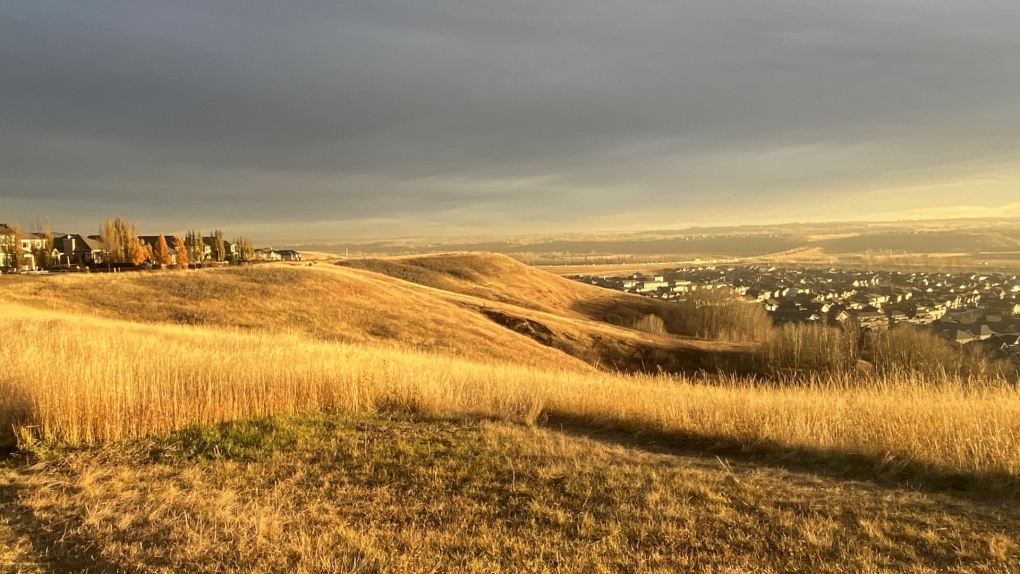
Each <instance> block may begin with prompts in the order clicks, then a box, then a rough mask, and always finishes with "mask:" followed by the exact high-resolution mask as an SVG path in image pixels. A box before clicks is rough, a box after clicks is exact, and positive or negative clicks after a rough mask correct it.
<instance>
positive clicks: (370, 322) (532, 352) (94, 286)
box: [0, 264, 589, 371]
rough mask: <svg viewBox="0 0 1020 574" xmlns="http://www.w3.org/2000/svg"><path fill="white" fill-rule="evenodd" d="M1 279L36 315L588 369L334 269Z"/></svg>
mask: <svg viewBox="0 0 1020 574" xmlns="http://www.w3.org/2000/svg"><path fill="white" fill-rule="evenodd" d="M3 281H4V285H3V290H2V291H0V298H2V299H5V300H7V301H11V302H16V303H21V304H24V305H28V306H32V307H35V308H41V309H52V310H60V311H70V312H74V313H79V314H83V315H95V316H102V317H109V318H116V319H124V320H127V321H132V322H145V323H159V324H162V323H177V324H186V325H215V326H221V327H231V328H241V329H245V330H257V331H268V332H271V333H276V332H279V331H294V332H304V333H308V334H309V335H311V336H313V337H314V338H316V339H319V340H322V341H328V342H348V343H367V342H371V343H373V344H375V345H377V346H387V347H392V348H400V349H406V348H412V349H419V350H424V351H429V352H439V353H445V354H450V355H455V356H459V357H465V358H469V359H474V360H478V361H486V360H496V361H512V362H515V363H520V364H525V365H548V364H550V363H556V364H559V365H561V366H562V368H573V369H577V370H582V371H583V370H588V369H589V367H587V366H586V365H585V364H584V363H583V362H582V361H580V360H577V359H575V358H573V357H570V356H567V355H564V354H563V353H561V352H559V351H556V350H554V349H551V348H548V347H546V346H544V345H541V344H539V343H537V342H535V341H533V340H531V339H529V338H527V337H524V336H521V335H518V334H516V333H513V332H511V331H508V330H507V329H504V328H503V327H500V326H499V325H497V324H495V323H493V322H492V321H491V320H489V319H488V318H486V317H485V316H484V315H481V314H479V313H477V312H474V311H473V310H472V309H470V308H466V307H465V306H464V305H463V304H462V303H460V302H458V301H457V300H451V299H449V298H444V297H443V296H442V295H443V293H441V292H433V291H431V290H427V289H425V288H422V287H420V286H418V285H413V284H408V283H406V282H403V281H398V280H395V279H392V278H389V277H385V276H382V275H378V274H373V273H366V272H361V271H356V270H348V269H342V268H339V267H336V266H334V265H316V266H314V267H306V266H294V265H286V264H272V265H259V266H254V267H250V268H236V267H229V268H220V269H205V270H201V271H185V272H179V271H174V272H155V273H121V274H94V275H84V274H82V275H79V274H73V275H68V276H63V277H46V278H37V277H11V276H5V277H4V279H3Z"/></svg>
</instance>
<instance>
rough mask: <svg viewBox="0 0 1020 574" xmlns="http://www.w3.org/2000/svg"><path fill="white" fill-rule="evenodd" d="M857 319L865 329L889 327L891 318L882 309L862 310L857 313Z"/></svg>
mask: <svg viewBox="0 0 1020 574" xmlns="http://www.w3.org/2000/svg"><path fill="white" fill-rule="evenodd" d="M857 321H858V322H859V323H860V325H861V327H862V328H864V329H888V328H889V318H888V317H886V315H885V313H882V312H881V311H862V312H860V313H858V314H857Z"/></svg>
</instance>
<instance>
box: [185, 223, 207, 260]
mask: <svg viewBox="0 0 1020 574" xmlns="http://www.w3.org/2000/svg"><path fill="white" fill-rule="evenodd" d="M184 243H185V244H186V245H187V247H188V260H189V261H194V262H195V263H196V264H199V263H201V262H202V260H204V259H205V241H203V240H202V232H201V231H195V230H191V231H189V232H188V233H187V237H186V238H185V240H184Z"/></svg>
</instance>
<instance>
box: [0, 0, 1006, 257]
mask: <svg viewBox="0 0 1020 574" xmlns="http://www.w3.org/2000/svg"><path fill="white" fill-rule="evenodd" d="M1017 30H1020V2H1016V1H1015V0H968V1H966V2H962V1H959V0H952V1H947V0H926V1H920V0H917V1H914V0H911V1H905V0H868V1H860V0H847V1H844V2H818V1H817V0H773V1H770V2H761V1H760V0H718V1H712V2H693V1H683V0H680V1H678V0H630V1H628V2H619V1H616V2H608V1H603V0H583V1H581V0H556V1H553V2H550V1H549V0H520V1H514V0H510V1H508V0H501V1H493V0H406V1H405V0H365V1H335V0H333V1H321V2H319V1H316V2H305V1H300V0H295V1H293V2H279V1H275V0H274V1H268V0H248V1H245V2H234V1H215V0H195V1H174V2H169V1H165V0H162V1H153V0H131V1H128V2H113V1H105V0H90V1H89V2H81V1H80V0H71V1H67V2H54V1H50V0H31V1H27V0H25V1H18V2H15V1H8V0H0V221H3V220H4V219H7V220H20V221H21V222H22V224H23V225H24V224H25V222H28V221H31V220H33V219H34V218H35V217H36V215H37V214H39V213H43V214H47V215H48V216H49V218H50V220H51V221H52V222H53V224H54V227H55V228H59V229H61V230H63V229H67V230H69V231H80V230H85V231H89V230H92V229H95V228H98V224H99V222H100V221H101V220H102V219H104V218H106V217H112V216H124V217H128V218H129V219H132V220H133V221H136V222H137V223H138V227H139V230H140V231H142V232H146V233H157V232H161V231H165V232H168V233H175V232H180V231H182V230H184V229H188V228H195V227H198V228H203V229H208V228H210V227H213V226H217V227H221V228H223V229H225V230H227V232H228V233H227V234H228V235H231V234H232V233H244V234H248V235H249V236H252V237H255V238H256V239H263V240H267V241H268V240H274V241H278V240H289V241H299V240H326V239H334V238H335V239H342V238H351V237H390V236H416V235H417V236H422V235H428V236H456V235H471V234H480V233H484V234H510V235H513V234H525V233H545V232H555V231H591V230H608V231H611V230H636V229H642V228H653V229H664V228H683V227H687V226H691V225H722V224H753V223H778V222H787V221H829V220H863V219H897V218H907V219H910V218H925V217H947V216H948V217H953V216H996V215H1010V216H1020V34H1018V33H1017Z"/></svg>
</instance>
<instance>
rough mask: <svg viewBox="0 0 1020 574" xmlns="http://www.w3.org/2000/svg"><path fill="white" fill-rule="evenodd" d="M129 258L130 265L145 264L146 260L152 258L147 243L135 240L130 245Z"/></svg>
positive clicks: (150, 249)
mask: <svg viewBox="0 0 1020 574" xmlns="http://www.w3.org/2000/svg"><path fill="white" fill-rule="evenodd" d="M130 257H131V264H132V265H141V264H142V263H145V261H146V260H148V259H151V258H152V248H151V247H149V244H148V243H146V242H144V241H142V240H141V239H135V240H134V242H133V243H131V253H130Z"/></svg>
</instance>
